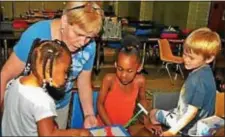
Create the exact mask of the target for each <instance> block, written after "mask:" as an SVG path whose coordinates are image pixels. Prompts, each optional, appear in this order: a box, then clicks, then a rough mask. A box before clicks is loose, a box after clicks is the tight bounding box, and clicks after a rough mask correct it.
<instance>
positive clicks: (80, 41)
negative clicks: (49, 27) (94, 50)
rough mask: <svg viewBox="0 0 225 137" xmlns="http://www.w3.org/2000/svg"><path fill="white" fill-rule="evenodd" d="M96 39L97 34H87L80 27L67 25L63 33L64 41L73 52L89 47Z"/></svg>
mask: <svg viewBox="0 0 225 137" xmlns="http://www.w3.org/2000/svg"><path fill="white" fill-rule="evenodd" d="M94 37H95V34H92V33H87V32H85V31H84V30H83V29H81V28H80V27H79V26H78V25H76V24H74V25H70V24H66V25H65V28H64V30H63V32H62V40H63V41H64V42H65V43H66V45H67V46H68V48H69V50H70V51H71V52H76V51H77V50H78V49H80V48H82V47H83V46H85V45H87V43H88V42H89V41H90V40H91V39H92V38H94Z"/></svg>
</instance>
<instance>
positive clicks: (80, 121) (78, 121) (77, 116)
mask: <svg viewBox="0 0 225 137" xmlns="http://www.w3.org/2000/svg"><path fill="white" fill-rule="evenodd" d="M97 97H98V91H93V105H94V113H95V115H97ZM72 104H73V106H72V108H71V109H72V110H71V120H70V128H83V125H84V114H83V110H82V106H81V102H80V98H79V94H78V92H74V93H73V97H72Z"/></svg>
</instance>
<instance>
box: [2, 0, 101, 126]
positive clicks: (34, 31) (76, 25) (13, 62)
mask: <svg viewBox="0 0 225 137" xmlns="http://www.w3.org/2000/svg"><path fill="white" fill-rule="evenodd" d="M102 13H103V12H102V10H101V9H100V7H99V6H98V5H97V4H96V3H94V2H67V4H66V7H65V9H64V11H63V15H62V17H61V18H60V19H54V20H44V21H40V22H37V23H35V24H33V25H32V26H30V27H29V28H28V29H27V30H26V31H25V32H24V33H23V34H22V36H21V38H20V40H19V41H18V43H17V44H16V45H15V46H14V48H13V53H12V54H11V55H10V57H9V59H8V60H7V61H6V63H5V64H4V66H3V68H2V70H1V106H2V103H3V97H4V92H5V88H6V84H7V83H8V82H9V81H10V80H11V79H13V78H15V77H17V76H18V75H19V74H20V73H21V72H22V71H23V70H24V69H25V62H26V61H27V58H28V53H29V51H30V49H31V45H32V42H33V41H34V39H36V38H40V39H42V40H54V39H58V40H62V41H63V42H64V43H66V45H67V47H68V49H69V50H70V52H71V53H72V55H71V56H72V65H71V69H70V73H69V78H68V81H67V83H66V90H65V92H66V95H65V96H64V98H63V99H61V100H59V101H56V107H57V115H58V117H57V119H56V121H57V123H58V125H59V128H60V129H65V128H66V125H67V120H68V111H69V102H70V99H71V89H72V87H73V85H74V80H75V79H77V86H78V91H79V95H80V100H81V103H82V107H83V111H84V117H85V121H84V127H85V128H90V127H93V126H96V123H97V120H96V117H95V115H94V111H93V105H92V88H91V71H92V67H93V62H94V58H95V50H96V43H95V41H94V37H95V36H96V35H97V34H98V33H99V31H100V29H101V26H102V18H103V14H102ZM84 85H85V86H84ZM1 109H2V107H1ZM2 110H3V109H2Z"/></svg>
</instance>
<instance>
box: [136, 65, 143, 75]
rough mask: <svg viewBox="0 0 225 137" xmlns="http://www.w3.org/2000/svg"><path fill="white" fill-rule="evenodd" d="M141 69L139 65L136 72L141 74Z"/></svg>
mask: <svg viewBox="0 0 225 137" xmlns="http://www.w3.org/2000/svg"><path fill="white" fill-rule="evenodd" d="M142 69H143V66H142V65H139V67H138V69H137V72H138V73H139V72H141V70H142Z"/></svg>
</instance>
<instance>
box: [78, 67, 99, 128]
mask: <svg viewBox="0 0 225 137" xmlns="http://www.w3.org/2000/svg"><path fill="white" fill-rule="evenodd" d="M77 86H78V92H79V96H80V101H81V105H82V108H83V112H84V117H85V120H84V127H85V128H91V127H95V126H97V119H96V117H95V114H94V108H93V106H94V105H93V99H92V92H93V91H92V87H91V70H83V71H82V72H81V73H80V75H79V76H78V80H77Z"/></svg>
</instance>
